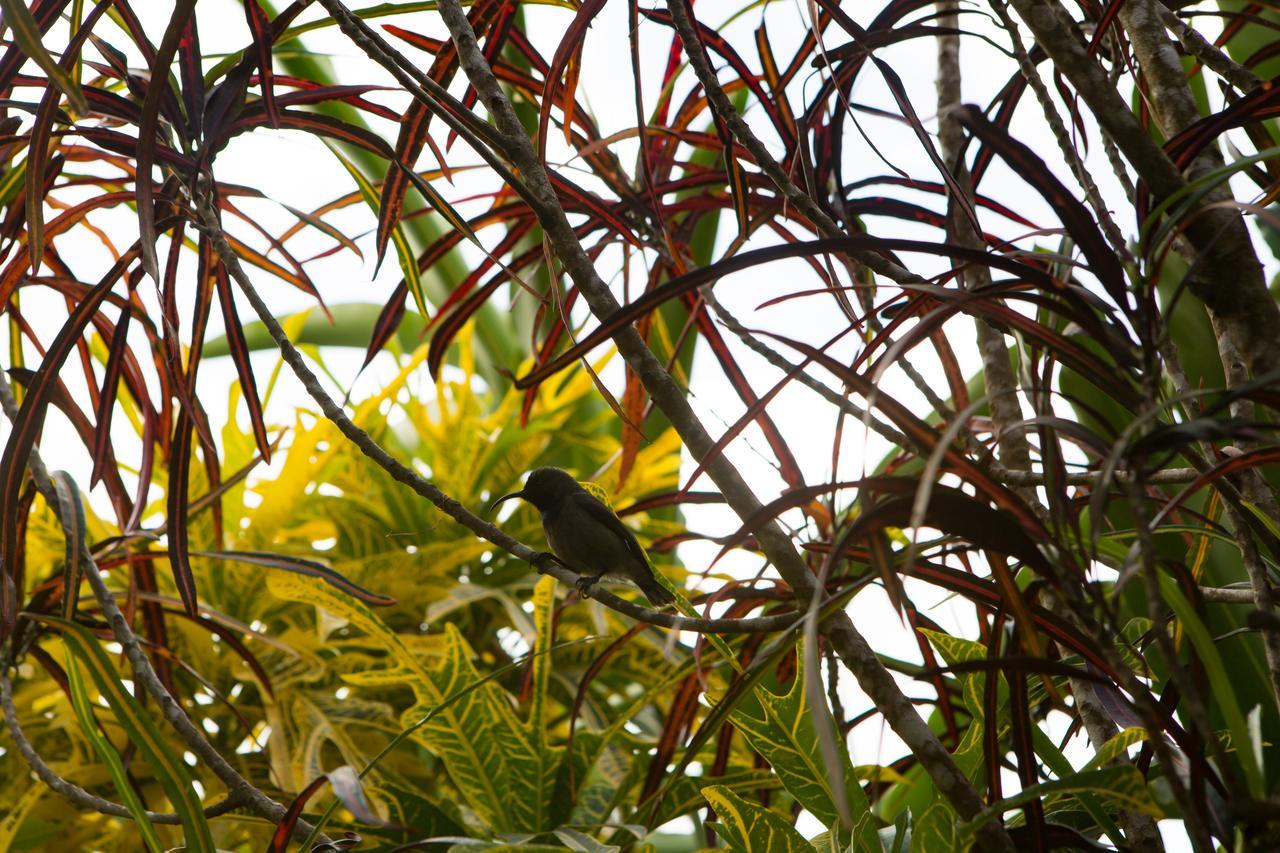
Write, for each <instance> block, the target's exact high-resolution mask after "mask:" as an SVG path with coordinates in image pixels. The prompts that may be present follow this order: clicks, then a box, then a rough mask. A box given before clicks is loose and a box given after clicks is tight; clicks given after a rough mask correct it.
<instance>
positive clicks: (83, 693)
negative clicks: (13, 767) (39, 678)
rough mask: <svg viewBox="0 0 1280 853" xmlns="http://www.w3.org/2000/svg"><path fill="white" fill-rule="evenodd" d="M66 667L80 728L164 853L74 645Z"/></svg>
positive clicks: (142, 831) (146, 838)
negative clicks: (100, 716)
mask: <svg viewBox="0 0 1280 853" xmlns="http://www.w3.org/2000/svg"><path fill="white" fill-rule="evenodd" d="M66 669H67V687H68V689H69V691H70V693H71V707H72V710H74V711H75V714H76V722H78V723H79V724H80V731H81V732H83V733H84V736H85V737H86V738H87V739H88V740H89V742H90V743H91V744H93V748H94V751H96V752H97V753H98V757H99V758H101V759H102V763H103V764H105V765H106V767H107V772H108V773H110V774H111V781H112V783H113V784H114V785H115V787H116V792H117V793H118V794H120V799H121V800H122V801H123V802H124V806H125V808H127V809H128V810H129V814H131V815H133V821H134V824H135V825H136V826H137V828H138V834H139V835H140V836H141V837H142V842H143V844H145V845H146V847H147V849H148V850H151V851H153V853H163V851H164V849H165V847H164V845H163V844H161V843H160V837H159V836H158V835H156V828H155V827H154V826H153V825H152V824H151V818H149V817H147V807H146V806H145V805H143V803H142V800H141V798H139V797H138V792H137V791H136V790H135V789H134V787H133V784H132V783H131V782H130V781H129V774H128V773H127V772H126V771H125V768H124V761H123V760H121V758H120V753H118V752H116V748H115V747H114V746H112V744H111V741H110V740H108V739H107V736H106V735H104V734H103V733H102V731H101V730H100V729H99V728H98V722H97V720H96V719H95V718H94V716H93V702H92V700H90V698H89V690H88V688H87V687H86V686H85V683H84V676H83V675H82V674H81V673H80V664H79V663H77V661H76V657H75V655H73V654H72V653H71V648H70V647H68V648H67V657H66ZM37 790H39V789H37ZM14 828H15V829H16V828H17V827H16V826H15V827H14ZM4 849H6V850H7V849H9V848H8V847H7V846H6V847H5V848H4Z"/></svg>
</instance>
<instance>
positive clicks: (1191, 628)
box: [1160, 576, 1266, 797]
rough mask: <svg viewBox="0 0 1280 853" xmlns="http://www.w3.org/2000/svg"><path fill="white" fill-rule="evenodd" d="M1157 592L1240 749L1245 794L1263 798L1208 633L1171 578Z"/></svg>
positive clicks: (1243, 726)
mask: <svg viewBox="0 0 1280 853" xmlns="http://www.w3.org/2000/svg"><path fill="white" fill-rule="evenodd" d="M1160 592H1161V594H1163V595H1164V600H1165V601H1166V602H1168V603H1169V606H1170V607H1171V608H1172V609H1173V613H1174V615H1175V616H1177V617H1178V621H1179V623H1181V625H1182V627H1183V629H1184V630H1185V631H1186V632H1187V637H1188V639H1190V640H1191V644H1192V645H1193V646H1195V648H1196V653H1197V654H1199V655H1200V659H1201V660H1202V661H1204V669H1205V674H1206V675H1207V676H1208V678H1209V684H1210V685H1212V687H1213V698H1214V702H1215V704H1217V706H1218V709H1219V710H1220V711H1221V712H1222V716H1223V718H1224V719H1225V720H1226V721H1227V728H1228V729H1229V730H1230V732H1231V740H1232V742H1233V743H1237V744H1240V745H1241V746H1242V747H1243V748H1241V749H1238V750H1236V755H1237V756H1238V758H1239V760H1240V765H1241V766H1242V767H1243V768H1244V775H1245V779H1247V780H1248V782H1249V790H1250V791H1251V792H1252V793H1253V795H1254V796H1255V797H1264V796H1266V781H1265V779H1264V778H1263V775H1262V767H1261V766H1259V764H1258V761H1257V759H1256V758H1255V756H1254V753H1253V750H1252V749H1249V748H1248V746H1247V744H1250V743H1252V738H1250V737H1249V727H1248V724H1247V723H1246V722H1245V717H1244V714H1243V713H1242V712H1241V710H1240V704H1239V703H1238V702H1237V701H1236V691H1235V690H1233V689H1232V685H1231V680H1230V679H1229V678H1228V677H1227V673H1228V671H1229V670H1228V669H1227V667H1226V665H1225V664H1224V663H1223V660H1222V656H1221V655H1219V654H1218V647H1217V646H1216V645H1214V642H1213V638H1212V637H1211V636H1209V631H1208V629H1206V628H1205V626H1204V622H1202V621H1200V617H1199V616H1197V615H1196V611H1195V608H1193V607H1192V606H1191V603H1190V602H1189V601H1187V599H1186V598H1185V597H1184V596H1183V595H1182V590H1180V589H1178V584H1177V582H1176V581H1174V579H1173V578H1171V577H1165V576H1161V578H1160Z"/></svg>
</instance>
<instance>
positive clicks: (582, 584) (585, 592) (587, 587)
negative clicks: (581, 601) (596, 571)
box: [573, 575, 600, 598]
mask: <svg viewBox="0 0 1280 853" xmlns="http://www.w3.org/2000/svg"><path fill="white" fill-rule="evenodd" d="M599 582H600V575H578V579H577V580H576V581H574V583H573V585H574V586H575V587H577V588H578V595H580V596H582V597H583V598H590V597H591V589H592V588H593V587H594V586H595V585H596V584H597V583H599Z"/></svg>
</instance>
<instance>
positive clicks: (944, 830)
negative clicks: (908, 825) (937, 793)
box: [911, 800, 959, 853]
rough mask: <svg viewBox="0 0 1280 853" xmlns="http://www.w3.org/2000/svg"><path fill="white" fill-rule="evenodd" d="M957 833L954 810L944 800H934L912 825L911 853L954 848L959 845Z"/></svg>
mask: <svg viewBox="0 0 1280 853" xmlns="http://www.w3.org/2000/svg"><path fill="white" fill-rule="evenodd" d="M957 834H958V833H957V832H956V813H955V810H953V809H952V808H951V807H950V806H948V805H947V804H946V802H945V801H943V800H935V801H934V803H933V805H931V806H929V808H927V809H925V811H924V814H922V815H920V816H919V817H918V818H916V820H915V824H914V825H913V826H912V829H911V853H933V851H935V850H956V849H958V846H959V845H958V844H957V841H958V840H959V839H958V838H957V837H956V836H957Z"/></svg>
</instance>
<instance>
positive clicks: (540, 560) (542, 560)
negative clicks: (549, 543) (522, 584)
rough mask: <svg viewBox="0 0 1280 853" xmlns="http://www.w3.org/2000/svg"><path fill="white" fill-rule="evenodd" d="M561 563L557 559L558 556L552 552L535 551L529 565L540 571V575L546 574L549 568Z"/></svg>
mask: <svg viewBox="0 0 1280 853" xmlns="http://www.w3.org/2000/svg"><path fill="white" fill-rule="evenodd" d="M558 562H560V561H559V560H557V559H556V555H555V554H552V553H551V552H550V551H534V552H533V555H532V556H530V557H529V565H531V566H533V567H534V568H535V569H537V570H538V573H539V574H546V571H547V566H549V565H552V564H554V563H558Z"/></svg>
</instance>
